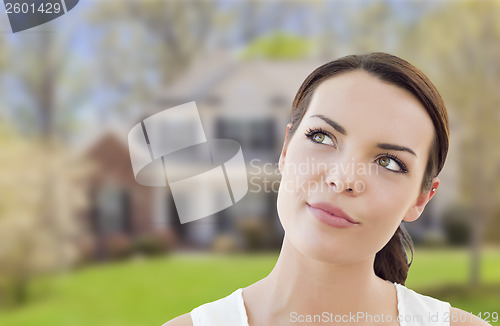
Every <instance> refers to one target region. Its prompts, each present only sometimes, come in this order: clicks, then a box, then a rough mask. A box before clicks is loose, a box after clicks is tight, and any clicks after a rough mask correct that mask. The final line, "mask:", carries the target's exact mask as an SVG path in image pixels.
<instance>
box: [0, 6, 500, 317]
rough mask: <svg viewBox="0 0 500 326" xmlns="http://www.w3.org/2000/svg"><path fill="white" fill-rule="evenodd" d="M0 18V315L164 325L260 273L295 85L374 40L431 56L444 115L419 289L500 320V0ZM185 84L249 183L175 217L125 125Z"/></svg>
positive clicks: (375, 44)
mask: <svg viewBox="0 0 500 326" xmlns="http://www.w3.org/2000/svg"><path fill="white" fill-rule="evenodd" d="M0 15H1V16H0V31H1V33H0V49H1V50H0V144H1V146H0V169H1V170H0V189H1V190H0V191H1V192H0V324H1V325H10V326H15V325H51V326H57V325H75V326H78V325H96V326H99V325H102V326H112V325H120V326H127V325H155V324H156V325H161V324H162V323H164V322H165V321H167V320H169V319H171V318H173V317H175V316H177V315H179V314H182V313H186V312H188V311H190V310H191V309H192V308H194V307H196V306H198V305H200V304H203V303H205V302H208V301H212V300H216V299H219V298H221V297H223V296H225V295H227V294H229V293H231V292H232V291H234V290H235V289H237V288H239V287H245V286H247V285H249V284H251V283H253V282H255V281H257V280H258V279H260V278H262V277H264V276H266V275H267V273H269V272H270V271H271V269H272V267H273V266H274V263H275V261H276V258H277V256H278V250H279V248H280V244H281V240H282V236H283V231H282V228H281V225H280V223H279V221H278V217H277V213H276V208H275V204H276V195H277V189H278V185H279V180H280V175H279V173H278V171H277V166H276V163H277V160H278V157H279V152H280V150H281V145H282V141H283V139H284V135H285V126H286V124H287V123H288V122H289V120H290V107H291V103H292V100H293V97H294V95H295V92H296V91H297V89H298V87H299V86H300V84H301V83H302V81H303V80H304V79H305V77H306V76H307V75H308V74H309V73H310V72H311V71H312V70H313V69H314V68H316V67H317V66H319V65H321V64H322V63H325V62H327V61H331V60H333V59H336V58H338V57H340V56H343V55H347V54H352V53H365V52H372V51H384V52H389V53H392V54H395V55H398V56H401V57H402V58H405V59H407V60H408V61H410V62H412V63H413V64H414V65H416V66H417V67H419V68H420V69H421V70H423V71H424V73H426V74H427V75H428V76H429V78H430V79H431V80H432V81H433V82H434V83H435V85H436V87H437V88H438V89H439V90H440V92H441V94H442V96H443V98H444V100H445V103H446V104H447V107H448V110H449V115H450V122H451V148H450V152H449V156H448V159H447V162H446V166H445V168H444V170H443V172H442V174H441V186H440V188H439V190H438V193H437V194H436V196H435V198H434V199H433V200H432V201H431V203H430V204H429V205H428V207H427V209H426V210H425V213H424V215H423V216H422V217H421V218H420V219H419V220H418V221H416V222H414V223H408V224H405V226H406V228H407V230H408V231H409V233H410V234H411V235H412V238H413V241H414V243H415V253H414V258H413V265H412V267H411V269H410V273H409V277H408V281H407V286H408V287H410V288H412V289H414V290H416V291H418V292H421V293H424V294H428V295H432V296H435V297H437V298H439V299H441V300H445V301H449V302H450V303H451V304H452V305H453V306H456V307H459V308H461V309H464V310H466V311H469V312H472V313H473V314H475V315H481V317H482V318H484V319H486V320H487V321H489V322H490V323H491V324H493V325H495V324H500V323H498V322H497V320H498V314H499V313H500V200H499V199H500V145H499V140H500V129H499V128H498V127H499V125H500V92H498V87H499V85H500V1H423V0H420V1H417V0H415V1H396V0H386V1H382V0H378V1H376V0H364V1H358V0H356V1H347V0H343V1H299V0H297V1H269V2H267V1H228V0H225V1H216V0H212V1H180V0H164V1H155V0H148V1H138V0H135V1H129V0H127V1H97V0H88V1H80V3H79V4H78V6H77V7H75V8H74V9H73V10H72V11H71V12H68V13H67V14H65V15H63V16H61V17H59V18H58V19H56V20H53V21H51V22H49V23H47V24H44V25H41V26H38V27H35V28H33V29H30V30H26V31H22V32H19V33H15V34H14V33H12V31H11V29H10V26H9V22H8V18H7V15H6V14H5V11H4V10H3V9H2V12H1V13H0ZM190 101H196V103H197V105H198V110H199V113H200V116H201V119H202V123H203V127H204V129H205V132H206V134H207V138H230V139H235V140H237V141H238V142H239V143H240V144H241V147H242V150H243V155H244V157H245V162H246V164H247V173H248V181H249V191H248V193H247V195H246V196H245V197H244V198H243V199H242V200H240V201H239V202H238V203H236V204H235V205H233V206H232V207H230V208H228V209H226V210H224V211H222V212H219V213H217V214H215V215H213V216H209V217H207V218H204V219H201V220H199V221H195V222H191V223H187V224H182V225H181V224H180V223H179V218H178V216H177V212H176V209H175V205H174V202H173V199H172V195H171V193H170V191H169V189H168V188H159V187H145V186H141V185H139V184H138V183H136V181H135V179H134V175H133V173H132V168H131V163H130V156H129V152H128V145H127V134H128V131H129V130H130V129H131V128H132V127H133V126H134V125H135V124H137V123H138V122H140V121H141V120H142V119H144V118H146V117H148V116H150V115H152V114H154V113H157V112H160V111H162V110H165V109H167V108H170V107H173V106H176V105H180V104H183V103H186V102H190ZM172 128H176V129H175V130H176V132H178V137H182V134H183V133H186V132H189V125H187V124H183V123H182V122H179V123H173V126H172Z"/></svg>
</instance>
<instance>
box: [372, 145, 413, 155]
mask: <svg viewBox="0 0 500 326" xmlns="http://www.w3.org/2000/svg"><path fill="white" fill-rule="evenodd" d="M377 147H378V148H381V149H389V150H395V151H404V152H408V153H410V154H413V155H415V157H416V156H417V154H415V152H414V151H412V150H411V148H408V147H406V146H400V145H394V144H385V143H384V144H377Z"/></svg>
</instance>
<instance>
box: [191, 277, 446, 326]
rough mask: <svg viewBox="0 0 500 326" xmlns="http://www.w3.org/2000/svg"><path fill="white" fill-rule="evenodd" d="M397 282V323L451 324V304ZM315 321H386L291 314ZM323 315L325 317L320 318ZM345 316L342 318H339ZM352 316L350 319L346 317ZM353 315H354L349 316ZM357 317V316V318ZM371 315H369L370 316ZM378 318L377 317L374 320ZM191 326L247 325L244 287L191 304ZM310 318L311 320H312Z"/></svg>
mask: <svg viewBox="0 0 500 326" xmlns="http://www.w3.org/2000/svg"><path fill="white" fill-rule="evenodd" d="M394 284H395V286H396V293H397V301H398V321H399V325H400V326H417V325H418V326H449V325H450V322H449V320H450V304H449V303H448V302H444V301H439V300H437V299H434V298H431V297H428V296H425V295H421V294H418V293H416V292H415V291H413V290H410V289H408V288H407V287H405V286H403V285H401V284H397V283H394ZM315 316H316V317H317V318H318V319H315V320H314V321H315V322H316V323H319V324H323V325H328V324H346V325H347V324H349V322H350V321H366V322H380V323H382V324H383V323H384V322H387V321H388V320H387V319H382V318H384V317H385V318H388V317H387V316H384V315H380V316H379V315H371V316H370V315H367V314H364V316H362V315H359V316H356V314H353V315H351V316H348V315H333V314H330V313H329V312H326V313H323V314H321V315H308V316H298V315H296V316H292V315H290V317H291V319H290V321H291V324H293V323H294V322H293V321H294V320H293V318H296V319H295V322H297V321H305V322H307V321H308V320H307V319H302V320H300V319H299V318H308V317H309V318H316V317H315ZM323 318H324V319H323ZM342 318H344V320H342ZM349 318H351V319H349ZM352 318H354V319H352ZM356 318H357V319H356ZM370 318H371V319H370ZM377 318H378V320H377ZM191 319H192V320H193V326H249V325H248V317H247V313H246V309H245V304H244V302H243V290H242V289H238V290H236V291H234V292H233V293H231V294H230V295H228V296H227V297H225V298H222V299H219V300H217V301H213V302H209V303H206V304H204V305H201V306H199V307H197V308H194V309H193V310H192V311H191ZM311 322H313V321H311Z"/></svg>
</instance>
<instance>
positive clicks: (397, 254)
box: [373, 225, 413, 285]
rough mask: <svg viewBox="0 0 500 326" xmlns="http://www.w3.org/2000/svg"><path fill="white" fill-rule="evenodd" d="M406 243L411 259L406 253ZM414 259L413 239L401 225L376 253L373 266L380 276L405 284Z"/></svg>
mask: <svg viewBox="0 0 500 326" xmlns="http://www.w3.org/2000/svg"><path fill="white" fill-rule="evenodd" d="M405 244H406V245H407V246H408V249H409V250H410V252H411V260H410V261H408V257H407V255H406V250H405V246H404V245H405ZM412 261H413V246H412V241H411V239H410V236H409V235H408V233H407V232H406V230H405V229H404V228H403V226H401V225H400V226H399V227H398V229H397V230H396V232H395V233H394V235H393V236H392V238H391V240H389V242H388V243H387V244H386V245H385V246H384V247H383V248H382V249H381V250H380V251H379V252H377V254H376V255H375V262H374V264H373V267H374V270H375V274H376V275H377V276H378V277H380V278H382V279H384V280H387V281H390V282H392V283H394V282H395V283H399V284H402V285H404V284H405V282H406V277H407V276H408V270H409V268H410V265H411V263H412Z"/></svg>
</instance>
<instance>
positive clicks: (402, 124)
mask: <svg viewBox="0 0 500 326" xmlns="http://www.w3.org/2000/svg"><path fill="white" fill-rule="evenodd" d="M447 151H448V117H447V113H446V109H445V106H444V103H443V101H442V99H441V97H440V95H439V93H438V91H437V90H436V89H435V87H434V86H433V85H432V83H431V82H430V81H429V80H428V78H427V77H426V76H425V75H424V74H423V73H422V72H420V71H419V70H418V69H417V68H415V67H414V66H412V65H411V64H410V63H408V62H406V61H404V60H402V59H400V58H398V57H395V56H392V55H389V54H385V53H372V54H367V55H351V56H347V57H344V58H341V59H338V60H335V61H332V62H329V63H327V64H325V65H323V66H321V67H319V68H317V69H316V70H315V71H313V72H312V73H311V74H310V75H309V76H308V77H307V78H306V80H305V81H304V83H303V84H302V86H301V87H300V89H299V91H298V92H297V95H296V96H295V99H294V102H293V108H292V121H291V123H290V124H289V125H288V126H287V130H286V138H285V142H284V145H283V149H282V152H281V156H280V160H279V168H280V172H281V174H282V180H281V184H280V189H279V193H278V201H277V207H278V215H279V217H280V220H281V223H282V225H283V228H284V230H285V237H284V240H283V246H282V250H281V252H280V256H279V258H278V261H277V263H276V266H275V267H274V269H273V270H272V272H271V273H270V274H269V275H268V276H267V277H266V278H264V279H262V280H260V281H258V282H256V283H254V284H252V285H250V286H248V287H246V288H244V289H238V290H237V291H235V292H234V293H232V294H231V295H229V296H227V297H226V298H223V299H221V300H218V301H215V302H212V303H208V304H205V305H202V306H200V307H198V308H196V309H194V310H193V311H192V312H191V313H190V314H185V315H182V316H180V317H178V318H176V319H173V320H172V321H170V322H168V323H166V324H165V325H195V326H196V325H219V326H220V325H250V326H264V325H311V324H326V325H342V324H344V325H405V326H406V325H488V324H487V323H486V322H484V321H482V320H480V319H479V318H476V317H475V316H473V315H471V314H468V313H466V312H464V311H462V310H460V309H457V308H451V307H450V305H449V304H448V303H446V302H441V301H438V300H436V299H433V298H430V297H427V296H423V295H420V294H417V293H415V292H413V291H411V290H409V289H407V288H406V287H405V286H404V284H405V280H406V276H407V273H408V268H409V264H408V262H407V257H406V254H405V249H404V247H403V245H402V241H405V240H406V242H407V243H408V241H407V240H408V239H407V237H406V236H405V233H404V232H403V231H402V229H401V226H400V224H401V221H402V220H404V221H408V222H411V221H414V220H416V219H417V218H418V217H419V216H420V215H421V213H422V211H423V209H424V207H425V206H426V204H427V203H428V202H429V200H430V199H431V198H432V197H433V196H434V194H435V193H436V190H437V189H438V187H439V179H438V177H437V175H438V174H439V172H440V171H441V169H442V167H443V165H444V162H445V158H446V155H447ZM299 172H300V173H299Z"/></svg>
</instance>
